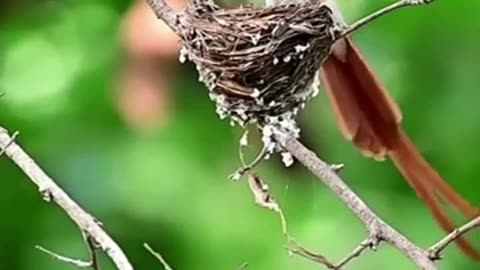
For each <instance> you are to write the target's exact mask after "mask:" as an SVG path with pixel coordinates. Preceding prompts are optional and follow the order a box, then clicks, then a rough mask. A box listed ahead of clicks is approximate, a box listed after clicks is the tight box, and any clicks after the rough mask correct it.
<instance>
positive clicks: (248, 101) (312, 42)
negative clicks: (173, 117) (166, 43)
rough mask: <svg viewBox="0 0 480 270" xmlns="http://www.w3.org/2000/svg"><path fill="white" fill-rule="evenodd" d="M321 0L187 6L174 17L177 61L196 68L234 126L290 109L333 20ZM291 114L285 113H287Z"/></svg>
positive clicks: (301, 98) (300, 100) (330, 38)
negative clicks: (178, 44)
mask: <svg viewBox="0 0 480 270" xmlns="http://www.w3.org/2000/svg"><path fill="white" fill-rule="evenodd" d="M337 21H338V20H335V18H334V15H333V12H332V10H331V8H329V7H328V6H326V5H325V4H324V1H318V0H306V1H302V3H299V4H289V5H279V6H275V7H267V8H259V7H240V8H235V9H222V8H219V7H217V6H215V5H209V6H204V7H199V6H190V7H189V8H188V9H187V11H186V13H185V16H182V17H181V18H180V20H179V24H178V27H179V34H180V36H181V38H182V40H183V48H182V51H181V55H180V60H181V61H182V62H183V61H185V60H186V59H187V58H188V59H189V60H191V61H192V62H193V63H194V64H195V65H196V67H197V70H198V72H199V80H200V81H202V82H204V83H205V85H206V86H207V87H208V89H209V90H210V97H211V98H212V99H213V100H214V101H215V102H216V103H217V112H218V113H219V115H220V116H221V117H222V118H224V117H227V116H228V117H231V118H232V119H233V120H234V121H236V122H238V123H240V124H241V125H242V126H243V125H245V124H246V123H249V122H256V123H258V124H260V125H261V126H264V125H265V124H266V123H267V122H268V121H270V120H269V119H270V118H271V117H274V118H275V117H282V116H284V115H285V114H288V115H295V114H296V113H297V111H298V108H299V107H301V106H303V105H304V104H305V102H306V101H307V100H308V99H309V98H310V97H311V96H313V95H314V94H315V93H316V90H315V89H313V88H312V87H311V85H312V83H313V81H314V77H315V74H316V72H317V70H318V69H319V67H320V65H321V63H322V61H323V59H325V57H326V56H327V55H328V54H329V53H330V48H331V46H332V44H333V43H334V41H335V40H336V38H337V37H338V35H339V33H340V30H341V26H340V25H339V24H338V22H337ZM291 117H293V116H291Z"/></svg>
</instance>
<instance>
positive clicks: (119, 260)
mask: <svg viewBox="0 0 480 270" xmlns="http://www.w3.org/2000/svg"><path fill="white" fill-rule="evenodd" d="M0 150H1V152H3V153H4V154H5V155H6V156H7V157H9V158H10V159H11V160H12V161H13V162H14V163H15V164H16V165H17V166H18V167H19V168H20V169H21V170H22V171H23V172H24V173H25V175H27V176H28V178H29V179H30V180H31V181H32V182H33V183H34V184H35V185H36V186H37V187H38V190H39V192H40V193H41V194H42V196H43V198H44V199H45V200H46V201H53V202H55V203H56V204H57V205H58V206H60V208H62V209H63V211H65V213H66V214H67V215H68V216H69V217H70V218H71V219H72V220H73V221H74V222H75V223H76V224H77V226H78V227H79V229H80V230H81V231H83V232H85V233H86V234H87V236H88V237H90V238H91V239H93V240H94V241H95V242H96V243H97V244H98V246H99V247H100V248H101V249H102V250H103V251H104V252H105V253H106V254H107V255H108V256H109V257H110V259H111V260H112V261H113V263H114V264H115V266H116V267H117V269H119V270H133V267H132V265H131V264H130V262H129V260H128V259H127V257H126V255H125V254H124V252H123V251H122V249H121V248H120V247H119V246H118V245H117V243H115V241H114V240H113V239H112V238H111V237H110V236H109V235H108V234H107V233H106V232H105V231H104V230H103V228H102V227H101V226H100V225H99V223H98V222H97V221H96V220H95V218H94V217H92V216H91V215H90V214H89V213H87V212H86V211H85V210H84V209H82V208H81V207H80V206H79V205H78V204H77V203H76V202H75V201H74V200H73V199H72V198H70V196H68V194H67V193H66V192H65V191H63V190H62V188H61V187H60V186H58V185H57V184H56V183H55V181H53V179H52V178H50V177H49V176H48V175H47V174H46V173H45V172H44V171H43V170H42V169H41V168H40V167H39V166H38V165H37V163H35V161H34V160H33V159H32V158H31V157H30V156H29V155H28V154H27V153H26V152H25V151H24V150H23V149H22V148H21V147H20V146H19V145H18V144H16V143H15V141H14V138H13V137H12V136H10V135H9V134H8V132H7V130H6V129H4V128H2V127H0Z"/></svg>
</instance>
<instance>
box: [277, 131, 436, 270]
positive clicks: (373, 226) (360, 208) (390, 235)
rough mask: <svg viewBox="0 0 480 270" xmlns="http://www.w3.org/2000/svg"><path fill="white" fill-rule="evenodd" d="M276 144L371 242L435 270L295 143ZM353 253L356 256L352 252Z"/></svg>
mask: <svg viewBox="0 0 480 270" xmlns="http://www.w3.org/2000/svg"><path fill="white" fill-rule="evenodd" d="M276 140H277V141H278V142H279V143H280V144H281V145H282V146H283V147H284V148H285V149H286V150H287V151H288V152H290V153H291V154H292V155H293V156H294V157H295V158H296V159H297V160H298V161H299V162H300V163H302V164H303V165H304V166H305V167H306V168H307V169H308V170H309V171H311V172H312V173H313V174H314V175H315V176H316V177H317V178H318V179H319V180H321V181H322V182H323V183H324V184H325V185H327V186H328V187H329V188H330V189H331V190H332V191H333V192H334V193H335V194H336V195H337V196H338V197H339V198H340V199H341V200H342V201H343V202H344V203H345V204H346V205H347V206H348V208H350V209H351V210H352V211H353V212H354V213H355V215H356V216H357V217H358V218H359V219H360V220H361V221H362V222H363V224H364V225H365V227H366V229H367V230H368V232H369V234H370V235H371V237H372V238H375V239H378V240H379V241H385V242H387V243H389V244H391V245H393V246H394V247H396V248H397V249H398V250H400V251H401V252H402V253H403V254H405V255H406V256H407V257H408V258H409V259H410V260H411V261H412V262H414V263H415V264H416V265H417V266H418V267H419V268H420V269H424V270H435V269H437V267H436V266H435V264H434V263H433V261H432V260H430V258H429V256H428V254H427V253H426V252H425V251H424V250H422V249H421V248H419V247H418V246H416V245H415V244H413V243H412V242H411V241H410V240H408V239H407V238H406V237H405V236H403V235H402V234H401V233H399V232H398V231H397V230H395V229H394V228H392V227H391V226H390V225H388V224H387V223H386V222H384V221H383V220H382V219H381V218H380V217H378V215H377V214H376V213H375V212H374V211H373V210H372V209H370V208H369V207H368V206H367V205H366V204H365V202H363V200H362V199H360V197H359V196H358V195H357V194H355V193H354V192H353V191H352V190H351V189H350V188H349V187H348V186H347V185H346V184H345V182H344V181H343V180H342V179H341V178H340V177H339V176H338V175H337V174H336V173H335V172H334V171H333V170H332V169H331V167H330V166H329V165H328V164H327V163H326V162H324V161H322V160H321V159H319V158H318V157H317V155H316V154H315V153H314V152H312V151H310V150H309V149H308V148H306V147H305V146H304V145H303V144H301V143H300V142H299V141H298V140H296V139H294V138H291V137H283V136H281V135H279V134H278V133H277V135H276ZM355 253H356V252H355Z"/></svg>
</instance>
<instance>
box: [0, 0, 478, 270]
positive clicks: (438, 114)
mask: <svg viewBox="0 0 480 270" xmlns="http://www.w3.org/2000/svg"><path fill="white" fill-rule="evenodd" d="M388 2H389V1H384V0H382V1H360V0H349V1H347V0H345V1H341V5H342V8H343V10H344V12H345V17H346V18H347V19H348V20H349V21H353V20H354V19H355V18H360V17H361V16H363V15H365V14H367V13H369V12H371V11H373V10H375V9H377V8H379V7H382V6H383V5H385V4H387V3H388ZM128 5H129V1H126V0H123V1H114V0H102V1H100V0H84V1H31V2H28V1H24V2H21V3H20V4H19V7H17V8H16V9H13V10H8V11H7V10H4V11H3V12H0V16H1V17H0V90H1V92H2V93H4V94H5V95H4V96H3V97H1V98H0V125H1V126H4V127H7V128H8V129H10V130H19V131H20V132H21V133H20V136H19V139H18V141H19V143H21V144H22V146H23V147H24V148H25V149H26V150H27V151H28V152H30V153H31V154H32V156H33V157H34V158H35V159H36V160H37V161H38V163H39V164H41V166H42V167H43V168H44V169H45V170H46V171H47V172H48V173H49V174H50V175H51V176H52V177H54V178H55V179H56V180H57V181H58V182H59V183H60V184H61V185H62V186H63V187H64V188H65V190H66V191H68V192H69V193H70V194H71V196H72V197H73V198H75V199H76V200H77V201H78V202H79V203H80V204H81V205H82V206H84V207H85V208H86V209H88V210H89V211H90V212H91V213H92V214H93V215H95V216H96V217H97V218H98V219H99V220H100V221H102V222H103V223H104V224H105V228H106V229H107V230H108V231H109V232H110V233H111V235H112V236H113V237H114V238H115V239H116V240H117V241H118V242H119V244H120V245H121V246H122V247H123V248H124V250H125V252H126V253H127V254H128V256H129V258H130V260H131V261H132V263H133V264H134V265H135V267H136V269H161V266H160V265H159V264H158V262H156V261H155V259H154V258H153V257H152V256H151V255H150V254H148V253H147V252H146V251H145V250H144V249H143V247H142V244H143V243H144V242H148V243H150V244H151V245H152V246H153V247H154V248H155V249H156V250H157V251H159V252H160V253H161V254H163V255H164V257H165V258H166V259H167V261H168V262H170V264H171V265H172V266H173V267H174V268H175V269H177V270H187V269H222V270H232V269H235V268H236V267H238V266H239V265H241V264H242V263H243V262H245V261H247V262H248V263H249V264H250V266H249V268H248V269H252V270H253V269H255V270H260V269H319V266H318V265H316V264H314V263H312V262H309V261H305V260H304V259H301V258H297V257H293V256H288V254H287V252H286V251H285V249H284V244H285V241H284V239H283V237H282V235H281V231H280V225H279V221H278V217H277V216H276V215H275V214H273V213H271V212H268V211H267V210H265V209H261V208H259V207H257V206H255V205H254V202H253V199H252V195H251V194H250V193H249V191H248V189H247V187H246V183H245V182H240V183H233V182H230V181H228V180H227V179H226V176H227V175H228V174H229V173H230V172H232V171H233V170H234V169H235V168H236V166H238V158H237V144H238V139H239V137H240V135H241V131H240V130H239V129H238V128H231V127H230V125H229V124H228V122H227V121H220V120H219V119H218V118H217V116H216V115H215V112H214V107H213V105H212V104H211V103H210V102H209V100H208V97H207V94H206V90H205V89H204V87H203V86H201V85H199V84H198V83H197V82H196V74H195V72H194V71H193V69H192V68H191V66H189V65H183V67H182V69H181V72H182V73H181V76H179V78H180V79H181V80H179V81H178V82H177V85H176V89H175V91H176V94H175V95H176V97H175V106H174V108H175V111H174V114H173V115H172V116H171V117H170V118H169V120H168V122H167V124H166V125H165V126H163V127H162V128H158V129H156V130H154V131H153V132H148V133H136V132H132V131H131V130H129V129H128V128H127V127H126V125H125V124H124V123H123V121H122V120H121V118H120V117H119V115H118V113H117V111H116V110H115V108H114V104H113V97H112V96H113V89H112V88H113V83H112V81H113V80H114V77H115V75H116V72H117V71H118V66H119V65H120V63H121V50H120V47H119V44H118V29H119V28H118V27H119V22H120V19H121V16H122V15H123V13H124V12H125V11H126V9H127V7H128ZM479 12H480V1H467V0H457V1H448V0H438V1H436V2H435V3H434V4H433V5H431V6H428V7H418V8H409V9H405V10H402V11H399V12H395V13H394V14H392V15H390V16H387V17H385V18H383V19H381V20H379V21H376V22H375V23H372V24H371V25H370V26H369V27H367V28H365V29H362V30H361V31H359V32H358V33H356V34H355V35H354V39H355V41H356V42H357V44H358V46H359V47H360V48H361V49H362V51H363V52H364V54H365V55H366V57H367V58H368V59H369V61H370V63H371V65H372V66H373V67H374V68H375V70H377V71H378V73H379V76H380V77H381V78H382V80H383V81H384V82H385V84H386V85H387V86H388V89H389V90H390V91H391V92H392V93H393V95H394V96H395V98H396V99H397V100H398V102H399V104H400V105H401V107H402V108H403V113H404V119H405V121H404V126H405V129H406V130H407V132H408V133H409V134H410V135H411V137H412V138H413V140H414V141H415V143H416V144H417V145H418V147H419V148H420V149H421V150H422V151H423V153H424V154H425V156H426V157H427V158H428V159H429V160H430V161H431V162H432V163H433V164H434V166H435V167H436V168H437V169H438V170H439V171H440V172H441V173H442V174H443V175H444V176H445V178H447V179H449V181H450V182H451V183H452V184H453V185H454V186H455V187H456V188H457V189H458V190H459V191H460V192H461V193H462V194H464V195H465V196H466V197H467V198H469V199H470V200H471V201H472V202H474V203H476V204H480V199H479V196H478V194H479V190H480V182H479V181H478V179H477V178H478V177H479V176H480V159H479V158H478V153H477V151H476V149H475V147H478V146H479V145H480V137H479V136H480V123H479V121H478V119H479V117H480V106H479V105H478V102H479V100H480V91H479V90H480V87H479V84H480V76H479V75H480V73H479V69H480V65H479V63H480V50H479V48H480V23H478V14H479ZM139 31H141V29H139ZM301 121H302V126H303V137H304V138H305V141H306V142H307V144H308V145H309V146H310V147H312V148H313V149H315V151H316V152H317V153H319V155H320V156H322V157H323V158H324V159H326V160H329V161H332V162H343V163H345V165H346V169H345V170H344V171H343V172H342V176H343V177H344V178H345V179H347V180H348V183H349V184H350V185H351V186H352V187H353V188H354V189H355V190H356V191H357V192H358V193H359V194H360V195H361V196H362V198H364V199H365V200H366V201H367V202H368V204H369V205H370V206H371V207H372V208H373V209H375V210H376V211H377V212H378V213H379V214H381V216H382V217H384V218H385V219H386V220H387V221H388V222H390V223H391V224H392V225H394V226H395V227H396V228H398V229H399V230H400V231H401V232H403V233H404V234H405V235H407V236H408V237H409V238H410V239H411V240H413V241H414V242H416V243H418V244H419V245H421V246H423V247H427V246H428V245H430V244H432V243H433V242H435V241H436V240H438V239H439V238H440V237H441V236H442V235H443V232H442V231H441V230H440V229H438V228H437V226H436V224H435V222H434V221H433V220H432V218H431V217H430V215H429V213H428V211H427V210H426V208H425V207H424V206H423V205H422V204H421V203H420V202H419V200H418V199H417V198H416V196H415V194H414V192H412V191H411V190H410V188H409V187H408V186H407V184H406V182H405V181H404V180H403V179H402V177H401V176H399V174H398V173H397V172H396V171H395V169H394V168H393V166H392V165H391V162H390V161H386V162H383V163H378V162H374V161H372V160H368V159H364V158H363V157H362V156H361V155H360V154H359V153H358V152H357V151H356V150H355V149H354V148H353V147H352V145H350V144H349V143H348V142H346V141H344V140H343V139H342V138H341V136H340V134H339V132H338V130H337V128H336V126H335V124H334V123H333V117H332V113H331V111H330V106H329V104H328V102H327V100H326V97H325V96H324V95H323V94H321V95H320V96H319V97H317V98H316V99H315V100H314V101H313V102H312V103H311V104H309V106H308V107H307V109H306V110H305V112H304V113H303V114H302V120H301ZM260 174H261V176H262V177H263V179H264V180H266V181H267V182H268V183H269V185H270V187H271V189H272V192H273V194H274V195H275V197H276V198H277V200H278V201H279V202H280V204H281V205H282V207H283V208H284V211H285V213H286V215H287V218H288V220H289V225H290V231H291V233H292V234H293V235H294V236H295V237H297V239H298V240H299V241H301V242H302V243H304V244H305V245H307V246H308V247H310V248H312V249H314V250H316V251H319V252H321V253H322V254H325V255H327V256H328V257H329V258H335V259H339V258H341V257H342V256H343V255H345V254H346V253H347V252H349V250H350V249H351V248H353V247H354V246H355V245H356V244H358V243H359V242H360V241H361V240H362V239H363V238H364V237H365V236H366V234H365V231H364V229H363V227H362V225H361V224H360V223H359V222H358V221H357V220H356V219H355V218H354V217H353V215H352V214H351V212H350V211H349V210H348V209H347V208H346V207H345V206H344V205H343V204H342V203H341V202H339V200H338V199H336V198H335V196H333V195H332V194H331V193H330V192H329V191H328V190H327V189H326V188H325V187H324V186H323V185H321V184H318V182H317V181H316V180H315V179H314V178H313V177H312V176H311V175H310V174H309V173H308V172H306V171H305V170H304V169H303V168H301V167H300V166H296V167H294V168H293V169H288V170H287V169H285V168H283V167H282V165H281V164H280V163H279V161H278V160H277V159H274V160H271V161H268V162H265V163H263V164H262V167H261V169H260ZM0 177H1V183H2V188H1V191H0V269H5V270H7V269H8V270H14V269H21V270H29V269H32V270H33V269H35V270H37V269H52V270H54V269H73V267H72V266H69V265H65V264H62V263H59V262H57V261H54V260H52V259H51V258H50V257H48V256H46V255H44V254H42V253H40V252H38V251H37V250H35V249H34V246H35V245H37V244H40V245H43V246H45V247H48V248H50V249H52V250H55V251H58V252H60V253H62V254H65V255H69V256H72V257H86V256H87V252H86V250H85V248H84V246H83V243H82V240H81V236H80V234H79V232H78V230H77V228H76V227H75V225H74V224H73V223H72V222H71V221H70V220H69V219H68V218H67V217H66V216H65V214H64V213H63V212H62V211H61V210H59V209H58V208H57V207H54V206H53V205H50V204H47V203H45V202H43V201H42V199H41V198H40V196H39V194H38V192H37V190H36V188H35V187H34V186H33V185H32V184H31V183H30V182H29V181H28V180H27V179H26V177H25V176H24V175H23V174H22V173H21V172H20V171H19V170H18V169H17V168H16V167H15V166H14V165H13V164H12V163H11V162H10V161H9V160H8V159H7V158H5V157H1V159H0ZM479 235H480V233H477V234H472V236H471V237H472V238H477V239H478V238H479ZM440 264H441V265H442V269H446V270H447V269H465V270H466V269H478V264H475V263H473V262H470V261H469V260H468V259H466V258H464V257H463V256H462V255H461V254H460V253H459V251H458V250H457V249H456V248H454V247H453V246H452V247H450V248H449V249H448V250H447V252H446V259H445V260H444V261H442V262H441V263H440ZM102 266H103V269H113V267H112V265H111V263H110V261H109V260H108V259H106V258H103V257H102ZM347 269H368V270H375V269H392V270H393V269H414V268H413V266H412V265H411V263H410V262H409V261H408V260H407V259H405V258H404V257H403V256H402V255H401V254H399V253H398V252H397V251H396V250H394V249H393V248H390V247H388V246H386V245H384V246H382V247H381V248H380V249H379V251H378V252H376V253H373V252H367V253H366V254H364V255H363V256H361V257H360V258H359V259H357V260H356V261H355V262H353V263H352V264H351V265H349V267H347Z"/></svg>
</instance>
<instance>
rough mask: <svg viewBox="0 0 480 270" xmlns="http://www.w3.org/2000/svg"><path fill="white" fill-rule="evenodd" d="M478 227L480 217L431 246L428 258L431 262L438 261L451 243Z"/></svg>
mask: <svg viewBox="0 0 480 270" xmlns="http://www.w3.org/2000/svg"><path fill="white" fill-rule="evenodd" d="M477 227H480V216H479V217H477V218H475V219H472V220H471V221H469V222H468V223H466V224H465V225H463V226H461V227H459V228H458V229H455V230H454V231H453V232H451V233H450V234H448V235H447V236H445V237H444V238H443V239H441V240H440V241H438V242H437V243H435V244H434V245H432V246H431V247H430V248H429V249H428V250H427V253H428V256H429V258H430V259H431V260H438V259H440V253H441V252H442V251H443V250H444V249H445V248H446V247H447V246H448V245H450V244H451V243H453V242H454V241H455V240H456V239H458V238H459V237H460V236H462V235H464V234H466V233H467V232H469V231H471V230H472V229H474V228H477Z"/></svg>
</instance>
